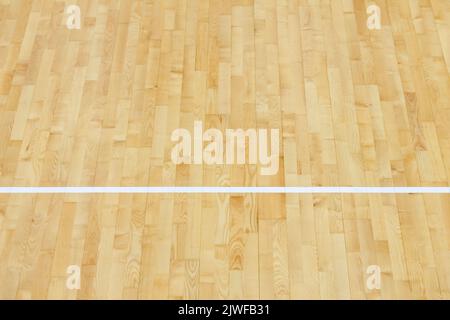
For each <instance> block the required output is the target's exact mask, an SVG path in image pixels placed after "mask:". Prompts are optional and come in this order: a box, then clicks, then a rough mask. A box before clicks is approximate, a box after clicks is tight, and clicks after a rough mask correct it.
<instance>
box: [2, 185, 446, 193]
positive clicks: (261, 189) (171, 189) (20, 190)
mask: <svg viewBox="0 0 450 320" xmlns="http://www.w3.org/2000/svg"><path fill="white" fill-rule="evenodd" d="M43 193H44V194H47V193H55V194H61V193H63V194H101V193H103V194H110V193H113V194H119V193H160V194H171V193H281V194H301V193H328V194H333V193H334V194H342V193H359V194H371V193H375V194H377V193H390V194H401V193H403V194H404V193H406V194H407V193H433V194H450V187H0V194H43Z"/></svg>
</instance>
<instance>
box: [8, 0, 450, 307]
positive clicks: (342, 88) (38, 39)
mask: <svg viewBox="0 0 450 320" xmlns="http://www.w3.org/2000/svg"><path fill="white" fill-rule="evenodd" d="M372 3H375V4H377V5H378V6H379V7H380V9H381V21H382V28H381V30H369V29H368V27H367V24H366V22H367V18H368V14H367V12H366V9H367V7H368V6H369V5H370V4H372ZM71 4H76V5H78V6H79V7H80V9H81V11H80V12H81V29H79V30H76V29H75V30H69V29H68V28H67V27H66V19H67V15H66V14H65V8H66V7H67V6H69V5H71ZM195 121H202V122H203V124H204V126H205V127H207V128H219V129H220V130H225V129H226V128H244V129H248V128H276V129H279V130H280V134H281V141H280V153H281V154H280V160H279V161H280V162H279V170H278V173H277V174H276V175H273V176H262V175H260V174H259V172H258V170H257V169H258V165H250V164H244V165H242V164H240V165H206V164H203V165H202V164H192V165H187V164H182V165H175V164H174V163H173V162H172V161H171V149H172V147H173V142H172V141H171V133H172V132H173V130H175V129H177V128H187V129H189V130H192V128H193V126H194V122H195ZM449 128H450V1H446V0H397V1H395V0H375V1H373V2H372V1H370V2H369V1H364V0H321V1H319V0H229V1H227V0H164V1H162V0H135V1H133V0H120V1H119V0H89V1H88V0H73V1H53V0H52V1H51V0H0V187H9V186H26V187H28V186H61V187H63V186H386V187H389V186H427V187H428V186H429V187H438V186H440V187H448V186H449V183H450V129H449ZM71 265H75V266H79V267H80V268H81V269H80V270H81V282H80V289H79V290H70V289H69V288H67V286H66V282H67V279H68V277H69V276H70V275H68V274H67V268H68V267H69V266H71ZM374 265H375V266H379V268H380V270H381V283H380V288H379V289H377V288H375V289H370V288H369V287H368V286H367V283H366V282H367V279H368V277H370V275H369V274H367V273H366V271H367V269H368V268H369V267H370V266H374ZM0 298H3V299H30V298H31V299H94V298H95V299H113V298H116V299H138V298H139V299H243V298H250V299H259V298H261V299H313V298H314V299H380V298H381V299H450V195H449V194H428V195H425V194H342V195H339V194H298V195H297V194H285V195H283V194H266V195H263V194H258V195H256V194H245V195H242V194H219V195H211V194H209V195H207V194H189V195H187V194H149V195H145V194H116V195H115V194H91V195H88V194H65V195H63V194H40V195H31V194H30V195H20V194H14V193H11V194H0Z"/></svg>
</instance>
